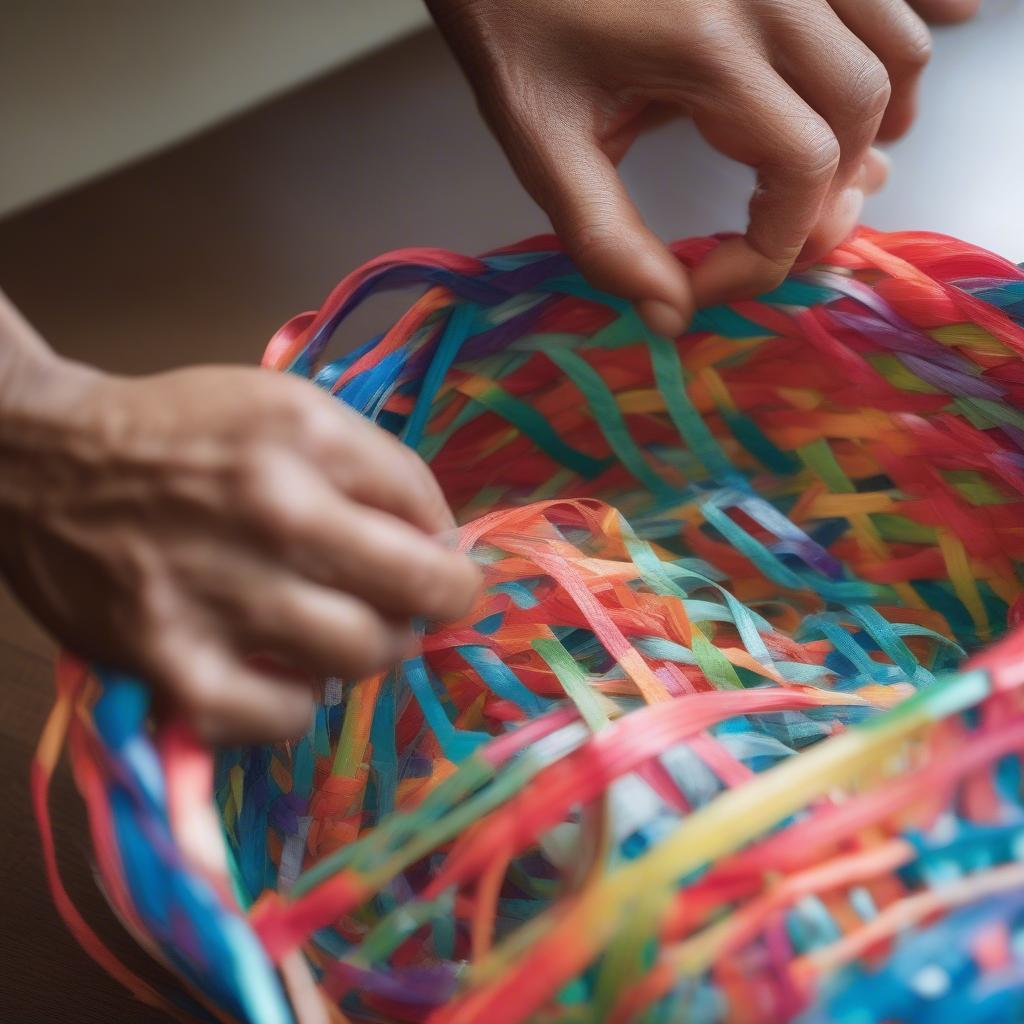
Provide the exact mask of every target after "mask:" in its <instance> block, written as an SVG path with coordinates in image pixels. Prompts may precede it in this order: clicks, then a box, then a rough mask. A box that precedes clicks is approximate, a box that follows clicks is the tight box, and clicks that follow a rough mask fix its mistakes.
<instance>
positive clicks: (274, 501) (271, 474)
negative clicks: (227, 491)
mask: <svg viewBox="0 0 1024 1024" xmlns="http://www.w3.org/2000/svg"><path fill="white" fill-rule="evenodd" d="M291 469H292V461H291V458H290V456H288V455H286V454H284V453H281V452H277V451H275V450H274V449H273V448H272V447H271V446H263V445H258V446H256V447H255V450H253V451H251V452H250V453H249V454H248V455H247V457H246V458H245V460H244V465H243V467H242V470H241V474H240V490H241V493H240V495H239V497H240V500H241V501H242V502H243V503H244V506H245V507H246V508H248V509H249V510H251V512H252V513H253V514H255V515H256V517H257V518H258V519H260V520H261V521H262V522H263V523H264V524H265V525H267V526H269V527H270V528H271V529H272V530H274V532H276V533H280V534H296V533H301V532H302V531H303V530H304V529H305V528H306V527H307V526H308V524H309V520H310V506H309V502H308V501H307V500H306V496H305V494H304V490H303V488H301V487H296V486H294V485H293V484H294V481H293V479H292V476H293V474H292V472H291Z"/></svg>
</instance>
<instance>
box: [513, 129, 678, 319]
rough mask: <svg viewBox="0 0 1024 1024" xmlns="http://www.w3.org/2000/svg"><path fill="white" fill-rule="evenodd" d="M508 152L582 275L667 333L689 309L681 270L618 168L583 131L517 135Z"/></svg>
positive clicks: (523, 180)
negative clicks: (632, 305) (629, 302)
mask: <svg viewBox="0 0 1024 1024" xmlns="http://www.w3.org/2000/svg"><path fill="white" fill-rule="evenodd" d="M515 149H516V150H517V152H514V153H510V156H511V157H512V163H513V166H515V168H516V170H517V172H518V173H519V177H520V180H521V181H522V182H523V185H524V186H525V187H526V189H527V191H529V193H530V194H531V195H532V196H533V198H534V199H536V200H537V202H538V203H539V204H540V205H541V207H543V209H544V211H545V212H546V213H547V215H548V216H549V217H550V218H551V223H552V225H553V227H554V229H555V231H556V232H557V233H558V235H559V237H560V238H561V239H562V242H563V244H564V245H565V247H566V250H567V251H568V253H569V255H570V256H572V258H573V259H574V260H575V262H576V264H577V266H578V267H579V268H580V270H581V271H582V273H583V276H584V277H585V278H586V279H587V281H589V282H590V284H592V285H593V286H594V287H595V288H600V289H601V290H602V291H607V292H611V293H612V294H613V295H619V296H622V297H623V298H626V299H630V300H632V301H633V302H634V303H635V304H636V309H637V312H638V313H639V314H640V316H641V317H642V318H643V320H644V321H645V323H646V324H647V325H648V327H650V328H651V330H653V331H655V333H657V334H663V335H667V336H669V337H674V336H675V335H677V334H679V333H681V332H682V331H683V330H684V329H685V327H686V325H687V324H688V323H689V321H690V317H691V316H692V315H693V293H692V290H691V288H690V282H689V278H688V277H687V273H686V270H685V268H684V267H683V266H682V264H680V262H679V261H678V260H677V259H676V258H675V257H674V256H673V255H672V253H671V252H669V250H668V248H667V246H666V245H665V244H664V242H662V241H661V239H659V238H658V237H657V235H655V234H654V233H653V232H652V231H651V230H650V228H648V227H647V225H646V224H645V223H644V221H643V218H642V217H641V216H640V212H639V211H638V210H637V208H636V206H635V205H634V204H633V201H632V200H631V199H630V197H629V194H628V193H627V192H626V188H625V186H624V185H623V183H622V179H621V178H620V177H619V174H618V171H617V170H616V168H615V166H614V165H613V164H612V162H611V160H610V159H609V158H608V156H607V155H606V154H605V153H604V152H602V150H601V148H600V147H599V145H598V144H597V142H596V140H594V139H592V138H589V137H587V136H586V135H585V134H582V133H581V134H579V135H577V134H571V135H570V134H567V133H565V132H562V133H558V134H556V133H553V132H550V131H546V132H545V133H544V135H543V138H536V139H534V140H530V139H524V138H522V137H520V139H519V140H518V143H517V145H516V147H515Z"/></svg>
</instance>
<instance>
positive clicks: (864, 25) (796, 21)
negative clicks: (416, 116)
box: [427, 0, 979, 336]
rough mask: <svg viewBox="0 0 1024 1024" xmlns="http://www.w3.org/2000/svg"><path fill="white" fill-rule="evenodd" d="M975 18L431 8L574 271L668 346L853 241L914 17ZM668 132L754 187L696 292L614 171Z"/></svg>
mask: <svg viewBox="0 0 1024 1024" xmlns="http://www.w3.org/2000/svg"><path fill="white" fill-rule="evenodd" d="M978 3H979V0H916V2H915V3H913V4H910V3H905V2H903V0H828V2H826V0H559V2H558V3H552V2H551V0H427V4H428V6H429V7H430V8H431V11H432V12H433V14H434V17H435V20H436V21H437V23H438V25H439V27H440V28H441V30H442V32H443V33H444V35H445V36H446V38H447V40H448V42H449V44H450V46H451V48H452V50H453V52H454V54H455V56H456V57H457V59H458V60H459V62H460V63H461V65H462V67H463V69H464V70H465V72H466V75H467V77H468V79H469V81H470V83H471V85H472V87H473V89H474V91H475V92H476V95H477V98H478V101H479V104H480V108H481V111H482V113H483V115H484V117H485V119H486V120H487V121H488V123H489V124H490V126H491V128H492V130H493V131H494V134H495V135H496V137H497V139H498V141H499V142H500V143H501V145H502V147H503V148H504V150H505V152H506V154H507V155H508V158H509V161H510V162H511V164H512V167H513V168H514V169H515V171H516V173H517V174H518V176H519V178H520V180H521V181H522V183H523V185H524V186H525V187H526V189H527V191H529V192H530V194H531V195H532V196H533V197H534V199H536V200H537V202H538V203H539V204H540V205H541V206H542V207H543V208H544V209H545V211H546V212H547V213H548V215H549V217H550V218H551V221H552V224H553V225H554V227H555V230H556V231H557V232H558V234H559V235H560V237H561V238H562V240H563V242H564V244H565V246H566V248H567V249H568V251H569V253H570V254H571V255H572V256H573V257H574V259H575V261H576V263H577V264H578V265H579V266H580V268H581V269H582V271H583V272H584V274H585V275H586V276H587V277H588V279H589V280H590V282H591V283H592V284H594V285H595V286H596V287H599V288H602V289H604V290H606V291H610V292H613V293H615V294H618V295H622V296H623V297H625V298H628V299H632V300H634V301H635V303H636V305H637V309H638V311H639V312H640V314H641V316H643V317H644V319H645V320H646V321H647V322H648V324H649V326H650V327H652V328H653V329H654V330H655V331H659V332H660V333H663V334H667V335H670V336H673V335H675V334H677V333H679V331H680V330H682V329H683V327H684V326H685V324H686V323H687V322H688V321H689V318H690V317H691V315H692V313H693V310H694V308H695V307H696V306H703V305H708V304H711V303H714V302H718V301H723V300H726V299H731V298H737V297H741V296H749V295H752V294H755V293H758V292H763V291H766V290H768V289H770V288H771V287H773V286H774V285H776V284H777V283H778V282H779V281H780V280H781V279H782V278H783V277H785V275H786V274H787V273H788V271H789V270H790V269H791V268H792V267H793V265H794V263H796V262H797V261H811V260H813V259H814V258H815V257H816V256H820V255H823V254H824V253H825V252H827V251H828V250H830V249H831V248H833V247H834V246H835V245H836V244H837V243H838V242H840V241H841V240H842V239H843V238H844V237H845V236H846V235H847V234H848V233H849V232H850V231H851V230H852V228H853V227H854V226H855V225H856V223H857V220H858V218H859V216H860V211H861V207H862V205H863V201H864V195H865V193H866V192H870V191H872V190H873V189H875V188H877V187H879V186H880V185H881V184H882V182H883V181H884V178H885V173H886V168H885V164H884V161H883V160H882V159H881V158H880V156H879V155H878V153H877V151H874V150H872V148H871V147H872V144H873V143H874V142H875V141H876V140H879V141H886V140H891V139H894V138H897V137H898V136H900V135H901V134H903V132H905V131H906V130H907V128H908V127H909V126H910V123H911V121H912V120H913V116H914V110H915V106H916V100H917V84H918V79H919V77H920V73H921V71H922V69H923V68H924V66H925V64H926V63H927V61H928V57H929V53H930V36H929V33H928V29H927V27H926V25H925V23H924V21H923V20H922V16H923V17H924V18H928V19H930V20H934V21H944V22H950V21H958V20H963V19H964V18H967V17H970V16H971V15H972V14H973V13H974V12H975V11H976V10H977V7H978ZM915 7H916V8H917V11H916V12H915V10H914V8H915ZM917 12H920V13H917ZM676 116H689V117H691V118H692V119H693V121H694V122H695V124H696V126H697V128H698V129H699V130H700V132H701V134H702V135H703V136H704V137H705V139H707V141H708V142H709V143H710V144H711V145H712V146H714V147H715V148H716V149H718V150H720V151H721V152H722V153H724V154H725V155H726V156H728V157H731V158H733V159H735V160H738V161H740V162H742V163H745V164H749V165H750V166H751V167H754V168H755V169H756V171H757V187H756V189H755V191H754V193H753V196H752V198H751V201H750V209H749V224H748V227H747V231H746V234H745V235H744V236H743V237H741V238H737V239H734V240H731V241H729V242H727V243H725V244H723V245H721V246H719V247H718V248H717V249H716V250H715V252H714V253H713V254H712V255H711V256H710V257H709V258H708V259H707V260H706V261H705V262H704V263H702V264H701V265H700V266H699V267H698V268H697V269H696V270H695V271H694V272H693V274H692V275H688V274H687V273H686V272H685V271H684V269H683V268H682V267H681V266H680V264H679V262H678V261H677V260H675V259H674V258H673V257H672V255H671V254H670V253H669V251H668V249H667V248H666V246H665V245H664V244H663V243H662V242H661V241H660V240H659V239H658V237H657V236H656V235H655V234H654V233H653V232H652V231H651V230H650V229H649V228H648V227H647V225H646V224H644V222H643V219H642V218H641V216H640V214H639V213H638V211H637V209H636V207H635V206H634V205H633V203H632V201H631V200H630V198H629V196H628V194H627V193H626V190H625V188H624V186H623V184H622V181H621V180H620V178H619V175H618V172H617V170H616V166H617V164H618V163H619V161H620V160H621V159H622V157H623V156H624V155H625V153H626V152H627V150H628V149H629V147H630V146H631V145H632V143H633V141H634V140H635V139H636V137H637V136H638V135H639V134H640V133H642V132H643V131H645V130H647V129H648V128H650V127H652V126H654V125H657V124H660V123H661V122H663V121H665V120H667V119H669V118H672V117H676ZM680 158H681V159H683V158H685V155H684V154H680Z"/></svg>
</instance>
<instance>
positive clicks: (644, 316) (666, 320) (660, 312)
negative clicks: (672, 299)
mask: <svg viewBox="0 0 1024 1024" xmlns="http://www.w3.org/2000/svg"><path fill="white" fill-rule="evenodd" d="M636 311H637V315H638V316H639V317H640V319H641V320H643V322H644V323H645V324H646V325H647V326H648V327H649V328H650V329H651V330H652V331H653V332H654V333H655V334H660V335H662V336H663V337H666V338H675V337H678V335H680V334H682V333H683V331H685V330H686V328H687V325H688V324H689V317H688V316H687V315H686V314H684V313H683V312H682V311H681V310H679V309H677V308H676V307H675V306H670V305H669V304H668V303H667V302H662V300H661V299H640V301H639V302H637V303H636Z"/></svg>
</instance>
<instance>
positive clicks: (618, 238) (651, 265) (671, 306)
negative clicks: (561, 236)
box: [567, 222, 693, 337]
mask: <svg viewBox="0 0 1024 1024" xmlns="http://www.w3.org/2000/svg"><path fill="white" fill-rule="evenodd" d="M567 245H568V249H569V252H570V254H571V255H572V257H573V259H574V260H575V261H576V263H577V265H578V266H579V268H580V270H581V271H582V273H583V276H584V277H585V278H586V279H587V280H588V281H589V282H590V284H592V285H593V286H594V287H595V288H600V289H601V290H602V291H605V292H609V293H611V294H612V295H620V296H622V297H623V298H625V299H630V300H631V301H633V302H634V303H635V304H636V309H637V312H638V313H639V315H640V317H641V318H642V319H643V321H644V322H645V323H646V324H647V325H648V326H649V327H650V328H651V330H653V331H654V332H655V333H657V334H665V335H668V336H669V337H673V336H675V335H677V334H679V333H680V332H681V331H682V330H684V329H685V327H686V324H687V323H688V322H689V320H690V318H691V316H692V315H693V290H692V288H691V286H690V279H689V275H688V274H687V271H686V268H685V267H684V266H683V265H682V263H680V261H679V260H678V259H677V258H676V257H675V256H673V255H672V253H671V252H670V251H669V249H668V247H667V246H666V245H665V244H664V243H663V242H662V241H661V239H659V238H658V237H657V236H656V235H654V234H653V233H652V232H650V231H649V230H648V229H647V228H646V226H645V225H643V224H633V223H628V224H626V223H621V222H620V224H619V227H618V228H617V229H604V228H602V230H601V232H600V233H598V232H595V231H587V232H575V233H570V235H569V240H568V243H567Z"/></svg>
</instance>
